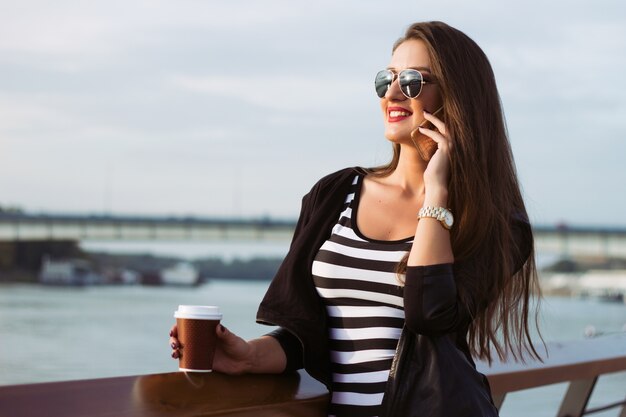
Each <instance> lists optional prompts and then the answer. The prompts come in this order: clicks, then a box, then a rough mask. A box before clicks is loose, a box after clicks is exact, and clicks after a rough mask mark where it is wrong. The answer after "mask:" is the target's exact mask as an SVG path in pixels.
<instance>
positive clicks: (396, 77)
mask: <svg viewBox="0 0 626 417" xmlns="http://www.w3.org/2000/svg"><path fill="white" fill-rule="evenodd" d="M407 71H410V72H416V73H418V74H419V76H420V79H421V80H420V90H419V91H418V92H417V94H416V95H415V96H414V97H411V96H409V95H407V94H406V93H405V92H404V90H403V89H402V86H401V85H399V83H400V81H399V80H400V77H401V75H402V73H403V72H407ZM383 72H387V73H391V82H389V83H387V89H386V90H385V94H383V95H382V96H380V95H379V94H378V88H376V80H377V79H378V75H379V74H380V73H383ZM396 80H398V87H400V91H401V92H402V94H403V95H404V97H406V98H418V97H419V95H420V94H422V90H423V87H424V84H435V81H427V80H425V79H424V74H422V72H421V71H420V70H416V69H414V68H407V69H403V70H402V71H400V72H398V73H395V72H393V71H392V70H390V69H384V70H380V71H378V72H377V73H376V77H375V78H374V88H375V89H376V95H377V96H378V97H379V98H383V97H385V96H386V95H387V91H389V89H390V88H391V85H392V84H393V83H394V82H395V81H396Z"/></svg>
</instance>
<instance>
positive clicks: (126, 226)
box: [0, 212, 626, 257]
mask: <svg viewBox="0 0 626 417" xmlns="http://www.w3.org/2000/svg"><path fill="white" fill-rule="evenodd" d="M295 223H296V222H295V220H293V219H291V220H289V219H287V220H277V219H271V218H268V217H265V218H257V219H253V218H249V219H245V218H203V217H168V216H153V217H150V216H121V215H89V214H30V213H6V212H5V213H1V212H0V242H20V241H88V240H98V241H107V240H110V241H133V240H134V241H146V240H168V241H175V240H185V241H227V240H233V241H269V240H274V241H276V240H278V241H289V240H290V239H291V236H292V235H293V230H294V228H295ZM533 230H534V233H535V239H536V242H535V243H536V246H537V250H538V251H539V252H542V253H552V254H560V255H567V256H570V255H571V256H577V255H597V256H603V257H626V227H598V226H567V225H555V226H550V225H534V226H533Z"/></svg>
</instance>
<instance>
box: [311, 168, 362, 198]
mask: <svg viewBox="0 0 626 417" xmlns="http://www.w3.org/2000/svg"><path fill="white" fill-rule="evenodd" d="M357 174H363V175H365V174H366V172H365V169H364V168H362V167H349V168H343V169H340V170H339V171H335V172H332V173H330V174H328V175H325V176H324V177H322V178H320V179H319V180H318V181H317V182H316V183H315V184H314V185H313V187H312V188H311V191H309V194H312V193H313V194H317V193H319V192H320V191H323V192H328V191H332V190H333V189H336V188H340V187H342V186H345V185H349V184H351V183H352V180H353V179H354V176H355V175H357Z"/></svg>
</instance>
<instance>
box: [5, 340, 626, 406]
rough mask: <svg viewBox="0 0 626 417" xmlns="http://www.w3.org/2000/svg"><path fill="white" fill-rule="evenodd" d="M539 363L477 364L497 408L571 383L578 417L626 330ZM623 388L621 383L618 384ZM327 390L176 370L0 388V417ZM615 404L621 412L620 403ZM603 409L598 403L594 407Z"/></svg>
mask: <svg viewBox="0 0 626 417" xmlns="http://www.w3.org/2000/svg"><path fill="white" fill-rule="evenodd" d="M547 350H548V354H549V356H548V357H547V358H546V359H545V361H544V362H543V363H541V362H531V363H526V364H520V363H494V364H493V365H492V366H491V367H487V366H486V365H485V364H483V363H479V364H478V368H479V370H480V371H481V372H483V373H485V374H486V375H487V376H488V377H489V382H490V385H491V388H492V392H493V396H494V400H495V401H496V403H497V405H498V407H500V406H501V405H502V403H503V401H504V400H505V397H506V394H507V393H509V392H513V391H519V390H523V389H528V388H534V387H539V386H543V385H548V384H554V383H558V382H569V389H568V390H567V392H566V394H565V396H564V398H563V401H562V403H561V408H560V410H559V411H558V414H557V416H559V417H565V416H572V417H574V416H582V415H584V414H590V413H593V412H595V411H598V408H596V409H594V410H590V409H587V403H588V400H589V397H590V395H591V392H592V391H593V388H594V386H595V383H596V381H597V380H598V378H599V377H600V376H602V375H605V374H609V373H614V372H624V371H626V334H618V335H612V336H603V337H599V338H596V339H587V340H581V341H576V342H567V343H551V344H548V345H547ZM623 390H624V394H625V395H626V386H625V387H623ZM327 403H328V393H327V392H326V389H325V388H324V386H323V385H322V384H320V383H319V382H317V381H315V380H313V379H312V378H311V377H309V376H308V375H307V374H306V373H304V372H302V371H300V372H298V373H293V374H285V375H242V376H228V375H223V374H219V373H210V374H185V373H182V372H174V373H166V374H155V375H141V376H129V377H119V378H105V379H92V380H82V381H70V382H51V383H42V384H27V385H13V386H4V387H0V416H1V417H5V416H6V417H22V416H24V417H33V416H51V417H52V416H53V417H62V416H68V417H72V416H81V417H82V416H90V417H105V416H106V417H124V416H146V417H153V416H154V417H159V416H181V417H182V416H229V417H244V416H245V417H264V416H275V417H281V416H285V417H286V416H298V417H325V416H326V406H327ZM611 405H613V406H614V407H616V408H621V414H620V416H621V417H626V407H624V402H623V401H619V402H616V403H615V404H607V406H611ZM599 408H603V407H599Z"/></svg>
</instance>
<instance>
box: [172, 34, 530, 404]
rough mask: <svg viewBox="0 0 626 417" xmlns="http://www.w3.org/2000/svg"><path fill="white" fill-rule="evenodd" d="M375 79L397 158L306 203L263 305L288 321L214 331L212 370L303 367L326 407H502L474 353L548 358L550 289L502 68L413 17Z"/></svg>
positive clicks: (330, 179) (348, 174) (315, 192)
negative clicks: (498, 80)
mask: <svg viewBox="0 0 626 417" xmlns="http://www.w3.org/2000/svg"><path fill="white" fill-rule="evenodd" d="M375 87H376V92H377V95H378V96H379V97H380V104H381V109H382V112H383V118H384V123H385V137H386V138H387V139H388V140H389V141H391V142H392V144H393V158H392V160H391V162H390V163H389V164H387V165H385V166H382V167H377V168H372V169H362V168H348V169H344V170H341V171H339V172H336V173H333V174H331V175H328V176H327V177H324V178H323V179H321V180H320V181H319V182H318V183H317V184H315V186H314V187H313V188H312V189H311V191H310V192H309V193H308V194H307V195H305V196H304V198H303V201H302V211H301V213H300V218H299V220H298V223H297V226H296V231H295V234H294V237H293V241H292V243H291V247H290V250H289V253H288V254H287V256H286V258H285V260H284V261H283V263H282V265H281V267H280V269H279V271H278V272H277V274H276V276H275V278H274V280H273V281H272V284H271V285H270V288H269V290H268V292H267V294H266V295H265V298H264V299H263V301H262V303H261V306H260V308H259V311H258V314H257V321H259V322H261V323H267V324H274V325H278V326H280V327H279V328H278V330H276V331H274V332H272V333H270V334H269V335H266V336H263V337H261V338H259V339H255V340H251V341H248V342H246V341H244V340H242V339H241V338H239V337H237V336H236V335H234V334H233V333H231V332H229V331H228V330H227V329H225V328H223V327H220V328H218V330H217V334H218V336H219V340H220V345H219V347H218V351H217V353H216V357H215V364H214V367H215V369H216V370H218V371H222V372H226V373H230V374H237V373H243V372H269V373H279V372H284V371H289V370H294V369H298V368H301V367H304V368H305V369H306V371H307V372H308V373H309V374H310V375H312V376H313V377H315V378H316V379H318V380H319V381H321V382H323V383H324V384H326V386H327V387H328V389H329V391H330V392H331V404H330V406H329V415H336V416H374V415H377V416H494V415H497V410H496V408H495V406H494V405H493V401H492V399H491V393H490V390H489V385H488V382H487V379H486V378H485V377H484V375H482V374H480V373H478V372H477V371H476V369H475V365H474V362H473V360H472V355H474V356H476V357H479V358H482V359H486V360H488V361H491V360H492V356H491V354H492V351H495V352H496V353H497V354H498V356H499V357H500V358H504V357H505V356H509V355H512V356H513V357H514V358H516V359H518V358H523V357H524V354H525V353H529V354H530V355H531V356H533V357H535V358H539V355H538V354H537V352H536V350H535V348H534V346H533V344H532V342H531V340H530V336H529V328H528V319H529V310H530V296H531V294H532V293H533V291H538V286H537V278H536V268H535V265H534V254H533V241H532V233H531V229H530V226H529V224H528V220H527V216H526V210H525V207H524V203H523V201H522V197H521V194H520V190H519V185H518V182H517V178H516V174H515V168H514V163H513V157H512V155H511V149H510V145H509V142H508V139H507V135H506V130H505V125H504V118H503V114H502V110H501V108H500V101H499V96H498V93H497V89H496V84H495V78H494V75H493V72H492V69H491V66H490V64H489V62H488V60H487V58H486V56H485V55H484V53H483V52H482V50H481V49H480V48H479V47H478V46H477V45H476V44H475V43H474V42H473V41H472V40H471V39H470V38H468V37H467V36H466V35H465V34H463V33H462V32H460V31H458V30H456V29H454V28H452V27H450V26H448V25H446V24H444V23H441V22H427V23H417V24H414V25H412V26H410V27H409V28H408V30H407V32H406V34H405V36H404V37H402V38H401V39H399V40H398V41H397V42H396V44H395V45H394V47H393V53H392V57H391V62H390V64H389V66H388V68H387V69H386V70H382V71H380V72H379V73H378V74H377V76H376V80H375ZM535 314H536V312H535ZM535 319H536V315H535ZM497 331H498V332H501V335H499V336H498V337H497V336H496V332H497ZM171 336H172V337H171V339H170V342H171V344H172V347H173V349H174V352H173V354H172V355H173V357H175V358H176V357H178V356H179V355H180V354H181V350H179V349H178V347H179V344H178V340H177V339H176V328H173V329H172V334H171ZM500 336H501V337H500ZM468 340H469V343H468ZM182 354H184V350H183V351H182Z"/></svg>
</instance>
